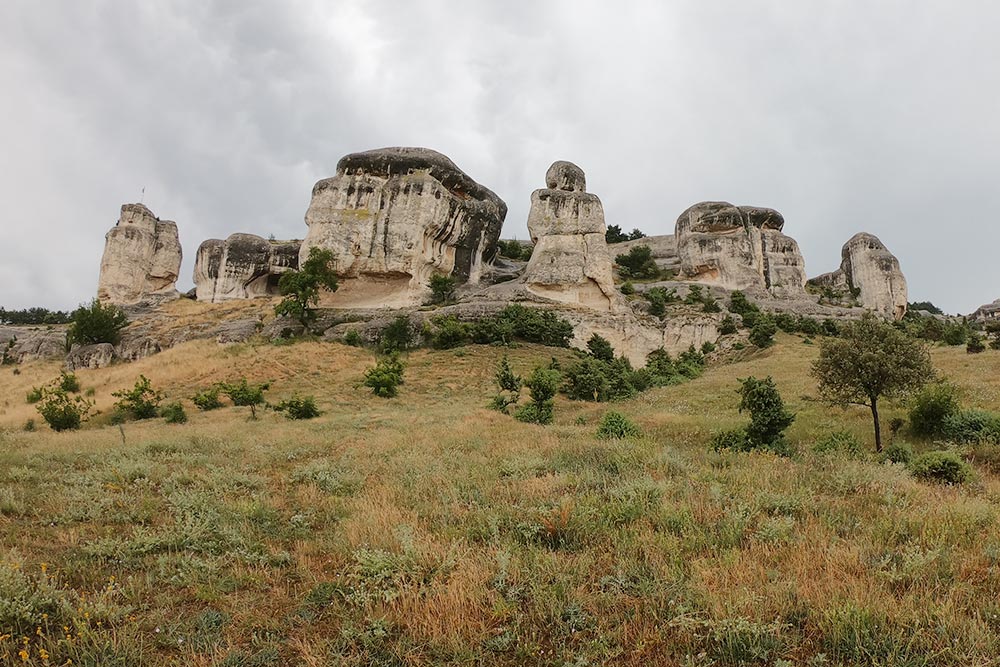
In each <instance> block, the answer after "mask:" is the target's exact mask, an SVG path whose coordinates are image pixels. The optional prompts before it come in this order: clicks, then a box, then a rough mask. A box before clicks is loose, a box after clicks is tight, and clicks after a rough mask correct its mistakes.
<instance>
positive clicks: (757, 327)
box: [750, 314, 778, 347]
mask: <svg viewBox="0 0 1000 667" xmlns="http://www.w3.org/2000/svg"><path fill="white" fill-rule="evenodd" d="M776 333H778V327H777V325H775V323H774V320H773V319H771V317H770V316H768V315H764V314H761V315H758V316H757V318H756V320H755V321H754V324H753V327H751V329H750V342H751V343H753V344H754V345H756V346H757V347H770V346H771V345H773V344H774V334H776Z"/></svg>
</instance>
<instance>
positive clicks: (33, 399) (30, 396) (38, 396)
mask: <svg viewBox="0 0 1000 667" xmlns="http://www.w3.org/2000/svg"><path fill="white" fill-rule="evenodd" d="M44 393H45V389H44V388H43V387H32V388H31V390H30V391H29V392H28V393H27V394H25V396H24V400H25V401H26V402H27V403H29V404H34V403H37V402H38V401H40V400H42V396H43V395H44Z"/></svg>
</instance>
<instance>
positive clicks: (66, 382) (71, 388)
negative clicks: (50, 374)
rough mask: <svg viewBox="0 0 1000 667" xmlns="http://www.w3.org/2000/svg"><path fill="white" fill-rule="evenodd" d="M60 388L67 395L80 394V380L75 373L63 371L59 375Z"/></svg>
mask: <svg viewBox="0 0 1000 667" xmlns="http://www.w3.org/2000/svg"><path fill="white" fill-rule="evenodd" d="M59 388H60V389H62V390H63V391H65V392H66V393H67V394H78V393H80V380H79V379H78V378H77V377H76V374H75V373H67V372H66V371H63V372H62V373H60V374H59Z"/></svg>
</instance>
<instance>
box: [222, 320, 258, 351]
mask: <svg viewBox="0 0 1000 667" xmlns="http://www.w3.org/2000/svg"><path fill="white" fill-rule="evenodd" d="M260 326H261V323H260V320H258V319H246V320H230V321H228V322H223V323H222V324H220V325H219V326H218V328H217V329H216V337H215V340H216V342H218V343H219V344H220V345H224V344H226V343H242V342H244V341H246V340H249V339H250V338H253V337H254V336H256V335H257V332H259V331H260Z"/></svg>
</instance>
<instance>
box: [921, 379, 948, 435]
mask: <svg viewBox="0 0 1000 667" xmlns="http://www.w3.org/2000/svg"><path fill="white" fill-rule="evenodd" d="M958 411H959V404H958V389H957V388H956V387H955V386H954V385H951V384H949V383H947V382H935V383H934V384H929V385H927V386H926V387H924V388H923V389H921V390H920V392H919V393H917V394H916V395H915V396H914V397H913V399H912V400H911V401H910V430H911V431H913V433H914V434H916V435H918V436H921V437H925V438H929V437H934V436H938V435H940V434H941V430H942V429H943V428H944V422H945V420H946V419H947V418H948V417H951V416H952V415H954V414H956V413H957V412H958Z"/></svg>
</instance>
